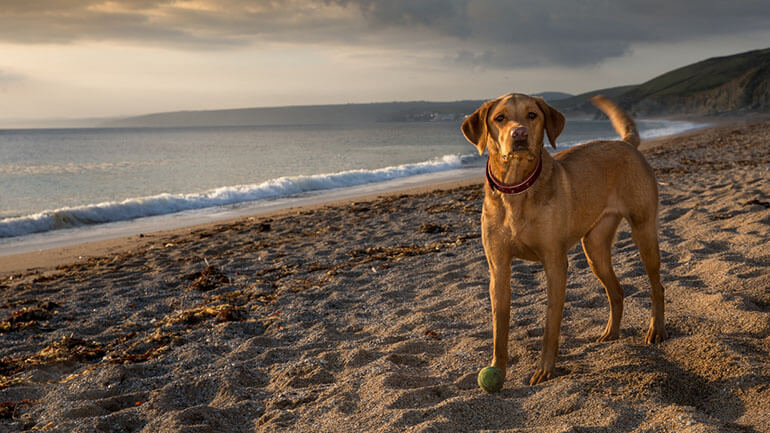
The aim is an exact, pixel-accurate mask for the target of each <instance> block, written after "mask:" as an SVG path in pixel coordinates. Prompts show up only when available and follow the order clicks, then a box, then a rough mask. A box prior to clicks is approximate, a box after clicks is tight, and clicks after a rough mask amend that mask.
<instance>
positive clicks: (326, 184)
mask: <svg viewBox="0 0 770 433" xmlns="http://www.w3.org/2000/svg"><path fill="white" fill-rule="evenodd" d="M637 124H638V127H639V130H640V133H641V135H642V138H654V137H661V136H666V135H673V134H677V133H680V132H684V131H687V130H692V129H697V128H700V127H703V126H705V125H703V124H699V123H694V122H685V121H668V120H639V121H637ZM606 138H617V134H616V133H615V131H614V130H613V129H612V126H611V125H610V123H609V122H608V121H599V120H568V122H567V126H566V127H565V130H564V132H563V133H562V135H561V136H560V137H559V139H558V140H557V145H558V149H557V151H558V150H561V149H565V148H568V147H570V146H573V145H575V144H578V143H582V142H585V141H589V140H592V139H606ZM548 148H549V149H550V146H548ZM485 158H486V157H485V156H479V155H478V153H477V152H476V150H475V148H474V147H473V146H472V145H471V144H469V143H468V142H467V141H466V140H465V138H464V137H463V136H462V133H461V132H460V122H459V121H436V122H404V123H396V122H378V123H363V124H352V125H351V124H345V125H328V124H327V125H301V124H298V125H288V126H284V125H281V126H237V127H186V128H80V129H7V130H0V256H1V255H8V254H14V253H21V252H28V251H34V250H38V249H44V248H50V247H54V246H62V245H67V244H74V243H81V242H85V241H90V240H98V239H105V238H110V237H119V236H125V235H128V234H137V233H142V232H148V231H153V230H161V229H170V228H176V227H183V226H187V225H194V224H198V223H204V222H210V221H215V220H221V219H227V218H230V217H237V216H244V215H250V214H255V213H259V212H262V211H269V210H275V209H283V208H289V207H293V206H299V205H304V204H308V203H323V202H328V201H334V200H337V199H347V198H350V197H356V196H361V195H368V194H374V193H380V192H385V191H392V190H398V189H402V188H406V187H410V186H416V185H426V184H432V183H439V182H444V181H451V180H461V179H465V178H473V177H481V176H483V167H484V162H485V160H486V159H485Z"/></svg>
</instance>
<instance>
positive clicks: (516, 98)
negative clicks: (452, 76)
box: [462, 93, 668, 385]
mask: <svg viewBox="0 0 770 433" xmlns="http://www.w3.org/2000/svg"><path fill="white" fill-rule="evenodd" d="M592 101H593V102H594V104H595V105H596V106H597V107H599V108H600V109H601V110H602V111H604V112H605V113H606V114H607V115H608V116H609V118H610V120H611V121H612V125H613V127H614V128H615V130H616V131H617V132H618V134H620V136H621V137H623V141H592V142H590V143H585V144H583V145H580V146H575V147H572V148H570V149H568V150H565V151H563V152H560V153H559V154H557V155H555V156H551V155H550V154H549V153H548V152H547V151H546V150H545V149H544V148H543V138H544V135H548V140H549V141H550V142H551V145H552V146H553V147H554V148H556V144H555V140H556V137H558V136H559V134H560V133H561V131H562V129H563V128H564V116H563V115H562V114H561V113H559V112H558V111H557V110H556V109H554V108H553V107H551V106H550V105H548V104H547V103H546V102H545V101H544V100H543V99H541V98H536V97H531V96H527V95H522V94H517V93H513V94H509V95H505V96H501V97H499V98H497V99H494V100H492V101H488V102H485V103H484V104H483V105H482V106H481V107H480V108H479V109H478V110H476V112H474V113H473V114H472V115H470V116H469V117H468V118H467V119H466V120H465V122H463V125H462V131H463V134H464V135H465V138H467V139H468V141H470V142H471V143H473V144H474V145H475V146H476V147H477V148H478V150H479V153H482V152H483V151H484V149H485V148H486V149H487V150H488V151H489V161H488V164H487V180H488V181H487V183H486V185H485V188H484V189H485V193H486V194H485V197H484V208H483V212H482V215H481V233H482V242H483V244H484V251H485V252H486V256H487V262H488V263H489V274H490V283H489V295H490V298H491V301H492V326H493V340H494V341H493V343H494V349H493V351H494V354H493V358H492V366H493V367H497V368H498V369H500V370H501V371H502V373H503V377H505V371H506V364H507V362H508V328H509V326H510V325H509V317H510V302H511V261H512V259H513V258H514V257H518V258H520V259H524V260H533V261H539V262H542V263H543V267H544V269H545V273H546V277H547V280H548V288H547V295H548V308H547V312H546V320H545V332H544V333H543V352H542V356H541V358H540V364H539V365H538V367H537V369H536V370H535V374H534V375H533V376H532V378H531V379H530V381H529V383H530V385H535V384H537V383H540V382H542V381H544V380H547V379H549V378H551V377H552V375H553V371H554V364H555V362H556V355H557V352H558V348H559V327H560V324H561V316H562V310H563V307H564V291H565V286H566V281H567V252H568V251H569V250H570V248H571V247H572V246H573V245H575V243H576V242H577V241H578V240H580V241H581V242H582V243H583V251H584V252H585V255H586V258H587V259H588V263H589V265H590V266H591V270H592V271H593V272H594V274H596V276H597V277H598V278H599V280H600V281H601V283H602V285H603V286H604V289H605V290H606V291H607V297H608V298H609V303H610V317H609V321H608V322H607V326H606V328H604V332H602V334H601V336H600V337H599V341H607V340H613V339H616V338H618V332H619V327H620V318H621V316H622V314H623V296H624V295H623V289H622V288H621V287H620V284H619V283H618V279H617V277H616V276H615V272H614V271H613V270H612V264H611V257H610V254H611V249H612V244H613V241H614V238H615V231H616V229H617V227H618V224H619V223H620V220H621V218H625V219H626V220H627V221H628V223H629V224H630V226H631V231H632V235H633V239H634V242H635V243H636V245H637V246H638V247H639V251H640V253H641V258H642V262H643V263H644V266H645V269H646V270H647V275H648V277H649V279H650V284H651V285H652V319H651V320H650V327H649V330H648V331H647V336H646V337H645V342H647V343H656V342H659V341H662V340H664V339H665V338H667V337H668V335H667V334H666V328H665V323H664V319H663V286H662V285H661V283H660V274H659V269H660V251H659V249H658V238H657V211H658V187H657V183H656V181H655V176H654V174H653V171H652V168H651V167H650V165H649V164H648V163H647V161H645V159H644V157H643V156H642V154H641V153H640V152H639V151H638V150H637V149H636V148H637V147H638V146H639V141H640V140H639V133H638V132H637V130H636V125H635V124H634V121H633V120H631V118H629V117H628V116H627V115H626V114H625V113H624V112H623V111H622V110H620V108H618V107H617V106H616V105H615V104H613V103H612V102H611V101H609V100H608V99H606V98H604V97H601V96H597V97H595V98H594V99H593V100H592Z"/></svg>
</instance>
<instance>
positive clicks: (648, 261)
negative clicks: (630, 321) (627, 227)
mask: <svg viewBox="0 0 770 433" xmlns="http://www.w3.org/2000/svg"><path fill="white" fill-rule="evenodd" d="M629 222H630V223H631V235H632V237H633V239H634V242H635V243H636V246H637V247H639V254H640V256H641V257H642V263H644V268H645V270H646V271H647V276H648V277H649V279H650V286H651V294H650V296H651V298H652V311H651V316H652V317H651V318H650V327H649V329H648V330H647V335H646V337H645V338H644V341H645V343H648V344H652V343H658V342H661V341H663V340H665V339H666V338H668V333H667V332H666V323H665V319H664V316H663V310H664V300H663V292H664V290H663V285H662V284H661V283H660V248H659V246H658V235H657V224H656V219H655V217H654V214H653V216H652V217H648V218H645V219H643V220H642V221H639V220H636V221H634V218H631V219H630V221H629Z"/></svg>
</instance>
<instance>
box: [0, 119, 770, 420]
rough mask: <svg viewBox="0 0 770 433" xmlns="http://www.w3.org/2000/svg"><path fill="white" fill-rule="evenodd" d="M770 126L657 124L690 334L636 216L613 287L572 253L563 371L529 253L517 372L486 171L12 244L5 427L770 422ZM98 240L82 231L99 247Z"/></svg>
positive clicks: (665, 234) (669, 250) (667, 259)
mask: <svg viewBox="0 0 770 433" xmlns="http://www.w3.org/2000/svg"><path fill="white" fill-rule="evenodd" d="M769 131H770V122H767V121H764V122H759V123H751V124H745V123H740V122H733V123H729V124H726V125H722V126H718V127H714V128H709V129H705V130H700V131H695V132H691V133H687V134H684V135H681V136H676V137H669V138H664V139H658V140H654V141H650V142H645V143H643V145H642V148H643V149H644V152H645V154H646V156H647V157H648V159H649V161H650V162H651V164H652V165H653V167H654V168H655V169H656V174H657V177H658V181H659V183H660V196H661V197H660V201H661V212H660V240H661V249H662V260H663V263H662V276H663V282H664V286H665V287H666V319H667V326H668V331H669V334H670V336H671V337H670V339H668V340H667V341H665V342H663V343H662V344H659V345H655V346H649V345H645V344H644V343H643V338H644V332H645V331H646V326H647V323H648V320H649V319H648V318H649V304H650V302H649V286H648V282H647V280H646V276H645V273H644V269H643V267H642V264H641V262H640V260H639V257H638V252H637V250H636V247H635V246H634V244H633V242H632V240H631V236H630V233H629V230H628V226H627V225H625V224H624V225H621V228H620V230H619V233H618V235H617V241H616V243H615V248H614V256H613V257H614V258H613V263H614V266H615V271H616V273H617V275H618V277H619V279H620V281H621V284H622V285H623V287H624V290H625V294H626V299H625V312H624V318H623V322H622V326H621V337H620V339H619V340H617V341H614V342H608V343H597V342H596V341H595V340H596V338H597V337H598V336H599V334H600V333H601V331H602V329H603V327H604V324H605V323H606V320H607V314H608V306H607V300H606V296H605V294H604V290H603V289H602V287H601V285H600V283H599V282H598V280H597V279H596V278H595V277H594V276H593V274H592V273H591V271H590V269H589V267H588V264H587V263H586V260H585V258H584V256H583V254H582V251H581V250H580V249H579V247H576V248H575V249H573V250H572V251H571V252H570V254H569V259H570V269H569V279H568V285H567V300H566V305H565V313H564V320H563V324H562V333H561V336H562V340H561V345H560V352H559V358H558V361H557V374H556V377H555V378H553V379H551V380H549V381H547V382H545V383H543V384H541V385H538V386H534V387H530V386H529V385H527V382H528V380H529V376H530V375H531V374H532V373H533V371H534V368H535V365H536V362H537V359H538V357H539V353H540V347H541V339H542V332H543V319H544V312H545V293H544V275H543V272H542V266H541V265H540V264H537V263H528V262H522V261H515V262H514V264H513V275H512V284H513V295H512V319H511V340H510V346H509V351H510V355H511V356H510V358H511V360H510V364H509V371H508V376H507V381H506V383H505V387H504V388H503V390H502V391H501V392H500V393H498V394H494V395H489V394H485V393H484V392H482V391H481V390H479V388H478V387H477V386H476V373H477V372H478V370H479V369H480V368H482V367H484V366H485V365H487V364H488V362H489V360H490V359H491V323H490V307H489V300H488V295H487V284H488V275H487V265H486V260H485V258H484V253H483V249H482V247H481V240H480V227H479V218H480V214H481V201H482V199H483V191H482V187H481V183H480V182H481V181H480V180H479V181H477V182H470V184H465V185H453V186H452V187H449V188H448V189H437V190H431V191H412V192H410V193H408V194H404V193H396V194H390V195H386V196H382V197H369V198H367V199H357V200H356V201H355V202H350V201H348V202H342V203H334V204H329V205H324V206H318V207H314V208H307V209H294V210H290V211H286V212H279V213H275V214H271V215H260V216H255V217H250V218H242V219H238V220H231V221H227V222H221V223H217V224H210V225H206V226H197V227H192V228H186V229H179V230H174V231H170V232H160V233H152V234H145V235H143V236H131V237H128V238H123V239H118V240H112V241H106V242H100V243H97V244H90V245H85V246H79V247H69V248H65V249H57V250H49V251H44V252H40V253H34V255H35V260H36V261H35V262H31V261H30V260H31V259H30V258H31V257H32V256H28V257H27V259H25V258H24V257H23V256H16V257H13V256H12V257H3V258H0V260H2V263H0V267H2V270H0V432H5V431H9V432H10V431H23V430H31V429H37V430H41V431H51V432H92V431H110V432H283V431H286V432H305V431H313V432H315V431H319V432H361V431H367V432H401V431H409V432H433V431H435V432H447V431H452V432H454V431H457V432H466V431H467V432H478V431H508V432H599V431H638V432H661V431H662V432H668V431H670V432H733V431H734V432H767V431H770V409H769V408H770V405H768V402H769V401H770V252H768V245H769V244H768V239H770V182H768V179H769V178H770V132H769ZM78 248H80V249H78Z"/></svg>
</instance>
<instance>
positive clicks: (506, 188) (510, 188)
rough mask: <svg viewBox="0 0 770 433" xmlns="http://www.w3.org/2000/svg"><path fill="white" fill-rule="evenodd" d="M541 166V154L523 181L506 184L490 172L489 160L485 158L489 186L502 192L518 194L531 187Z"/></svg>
mask: <svg viewBox="0 0 770 433" xmlns="http://www.w3.org/2000/svg"><path fill="white" fill-rule="evenodd" d="M542 168H543V157H542V156H541V157H540V158H538V159H537V165H536V166H535V169H534V170H532V173H530V174H529V176H527V178H526V179H524V180H523V181H521V182H520V183H517V184H513V185H506V184H504V183H501V182H499V181H498V180H497V179H495V177H494V176H493V175H492V172H491V171H490V170H489V160H488V159H487V182H489V186H491V187H492V189H496V190H498V191H500V192H501V193H503V194H520V193H522V192H524V191H526V190H528V189H529V187H531V186H532V184H534V183H535V181H536V180H537V178H538V177H540V171H541V169H542Z"/></svg>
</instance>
